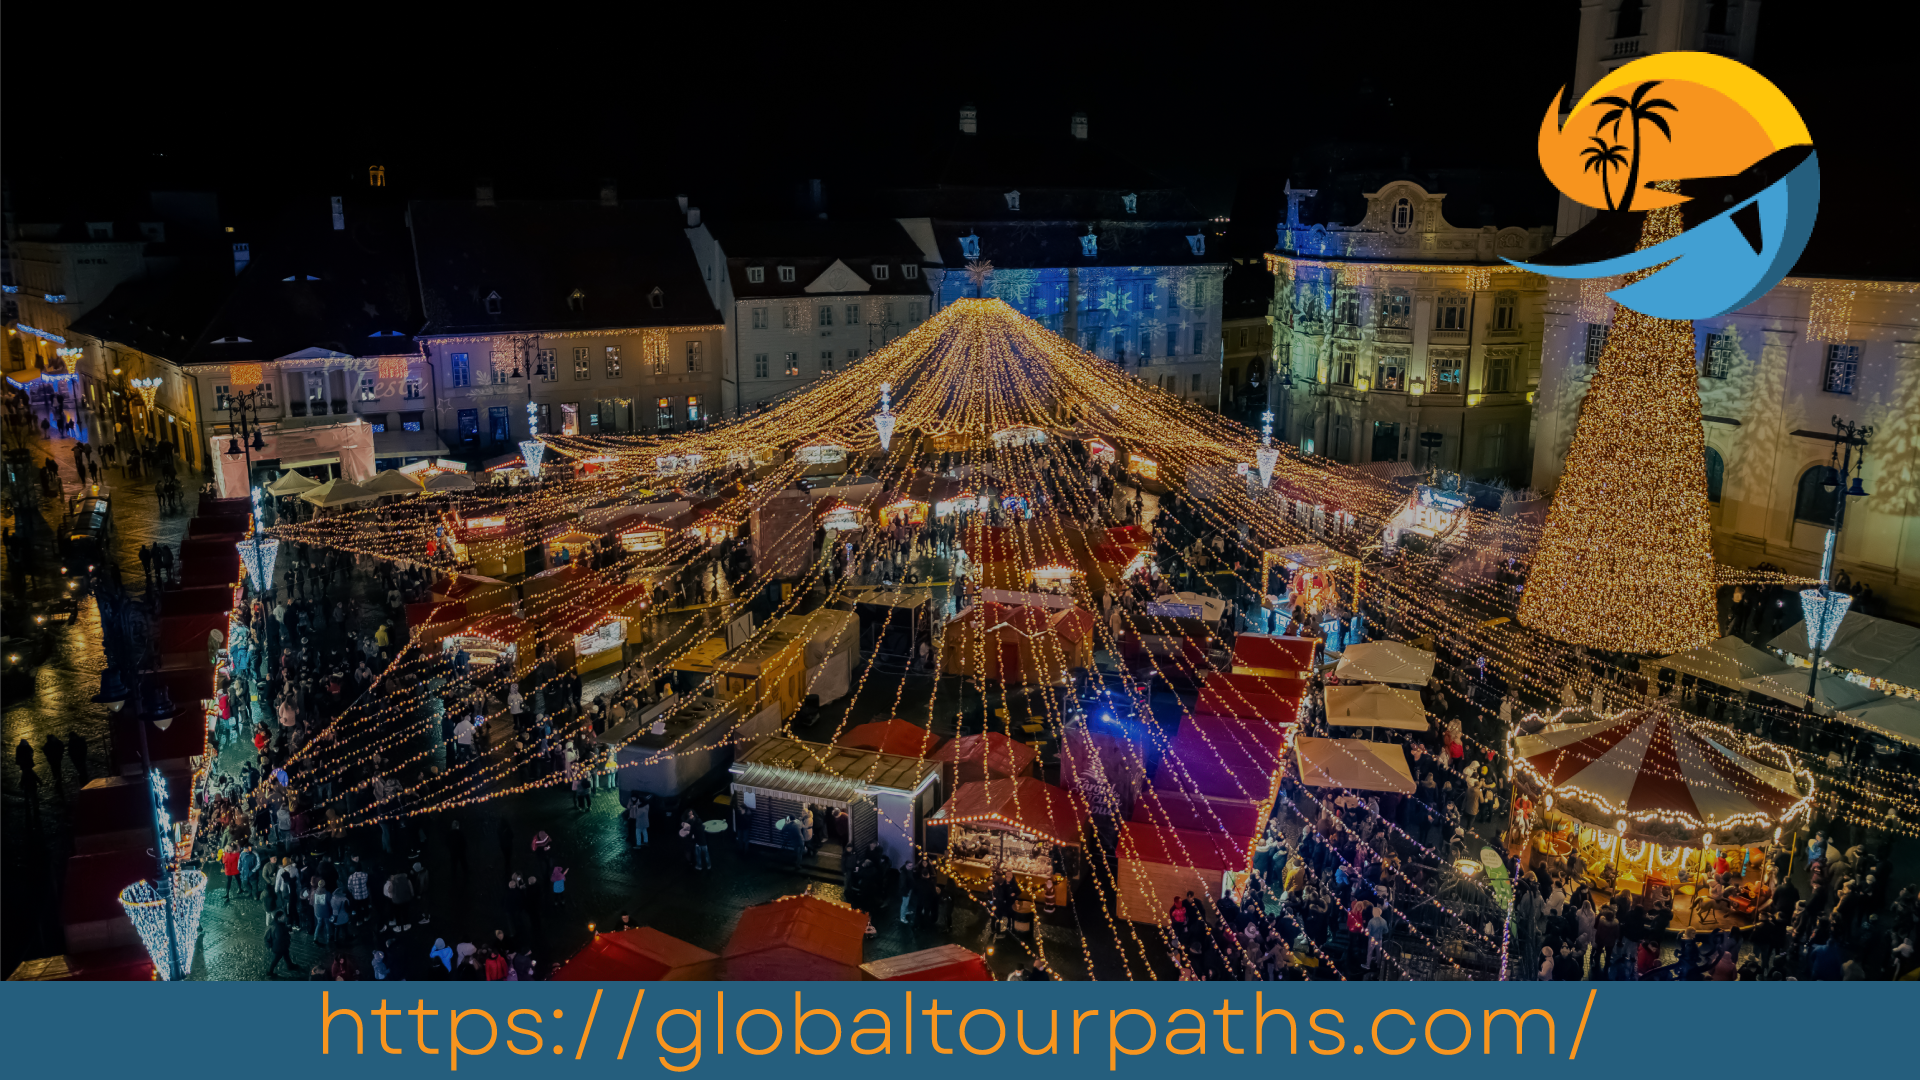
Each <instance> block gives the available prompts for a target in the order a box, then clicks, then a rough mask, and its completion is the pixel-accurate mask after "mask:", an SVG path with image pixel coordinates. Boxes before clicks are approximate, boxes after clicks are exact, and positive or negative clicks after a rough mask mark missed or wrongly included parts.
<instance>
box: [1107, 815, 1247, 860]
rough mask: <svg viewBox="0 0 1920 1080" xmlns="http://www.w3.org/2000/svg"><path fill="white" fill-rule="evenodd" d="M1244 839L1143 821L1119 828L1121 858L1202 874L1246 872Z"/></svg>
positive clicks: (1245, 843) (1128, 823)
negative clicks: (1217, 871)
mask: <svg viewBox="0 0 1920 1080" xmlns="http://www.w3.org/2000/svg"><path fill="white" fill-rule="evenodd" d="M1249 846H1250V841H1249V839H1247V838H1242V837H1235V836H1222V835H1220V834H1219V833H1217V832H1200V831H1199V830H1197V829H1180V828H1168V827H1167V826H1165V825H1155V824H1153V823H1151V822H1146V821H1128V822H1125V823H1123V824H1122V825H1121V826H1120V857H1121V858H1123V859H1138V860H1140V861H1141V862H1150V863H1161V864H1164V865H1167V866H1192V867H1197V868H1198V869H1201V870H1223V871H1224V870H1245V869H1246V868H1247V867H1248V866H1249V865H1251V864H1252V862H1253V856H1252V854H1251V853H1250V852H1249V851H1248V847H1249Z"/></svg>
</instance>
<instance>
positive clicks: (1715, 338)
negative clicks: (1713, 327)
mask: <svg viewBox="0 0 1920 1080" xmlns="http://www.w3.org/2000/svg"><path fill="white" fill-rule="evenodd" d="M1734 348H1735V341H1734V338H1733V335H1731V334H1708V335H1707V345H1706V348H1704V349H1702V350H1700V374H1701V375H1702V376H1704V377H1705V378H1709V379H1724V378H1726V377H1727V373H1728V372H1730V371H1732V370H1733V350H1734Z"/></svg>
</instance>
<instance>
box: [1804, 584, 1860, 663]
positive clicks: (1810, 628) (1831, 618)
mask: <svg viewBox="0 0 1920 1080" xmlns="http://www.w3.org/2000/svg"><path fill="white" fill-rule="evenodd" d="M1852 606H1853V596H1852V595H1851V594H1849V593H1843V592H1822V591H1820V590H1819V589H1802V590H1800V617H1801V618H1803V619H1805V620H1807V647H1808V648H1810V649H1813V650H1814V651H1816V652H1825V651H1826V650H1827V646H1829V645H1832V644H1833V636H1834V635H1835V634H1837V633H1839V632H1840V622H1841V620H1843V619H1845V618H1846V617H1847V609H1848V608H1850V607H1852Z"/></svg>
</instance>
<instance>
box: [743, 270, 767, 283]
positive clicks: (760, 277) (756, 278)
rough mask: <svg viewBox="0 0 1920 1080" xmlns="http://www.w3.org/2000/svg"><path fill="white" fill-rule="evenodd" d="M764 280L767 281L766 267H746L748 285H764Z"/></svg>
mask: <svg viewBox="0 0 1920 1080" xmlns="http://www.w3.org/2000/svg"><path fill="white" fill-rule="evenodd" d="M766 280H767V268H766V267H764V266H749V267H747V281H748V283H749V284H753V285H759V284H762V283H764V282H765V281H766Z"/></svg>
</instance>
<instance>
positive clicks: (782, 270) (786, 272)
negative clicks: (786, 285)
mask: <svg viewBox="0 0 1920 1080" xmlns="http://www.w3.org/2000/svg"><path fill="white" fill-rule="evenodd" d="M777 269H778V272H779V277H780V280H781V281H792V280H793V267H791V266H782V267H778V268H777Z"/></svg>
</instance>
